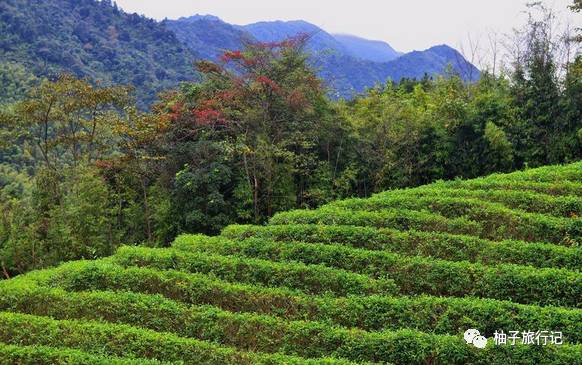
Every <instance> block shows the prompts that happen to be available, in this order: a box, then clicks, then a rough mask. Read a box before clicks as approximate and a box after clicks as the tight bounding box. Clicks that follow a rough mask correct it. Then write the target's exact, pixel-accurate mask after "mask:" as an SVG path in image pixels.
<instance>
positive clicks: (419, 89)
mask: <svg viewBox="0 0 582 365" xmlns="http://www.w3.org/2000/svg"><path fill="white" fill-rule="evenodd" d="M71 3H75V2H71ZM88 3H89V2H88ZM90 3H93V2H90ZM103 3H104V4H102V6H105V7H107V9H108V10H107V11H113V12H114V11H117V10H116V8H115V7H114V6H113V5H111V4H105V3H106V2H103ZM1 6H9V2H8V3H3V4H1V5H0V7H1ZM71 6H72V7H73V8H71V9H70V10H71V11H75V12H78V13H79V15H80V16H83V14H84V12H85V10H83V9H85V8H83V7H80V8H79V7H76V6H73V5H71ZM581 8H582V5H581V4H580V1H578V0H577V1H576V2H575V4H574V5H573V6H572V10H573V11H580V10H581ZM87 9H89V10H87V11H93V10H91V8H90V7H88V8H87ZM64 11H67V10H64ZM542 13H543V14H542V16H541V17H539V18H536V17H533V16H532V17H531V18H530V21H529V23H528V25H527V27H526V28H524V29H522V30H521V31H520V32H518V33H517V35H516V40H515V42H518V44H519V47H517V48H518V49H519V52H517V53H515V54H513V58H512V59H511V61H510V62H509V63H508V64H507V65H506V68H505V69H504V71H503V72H499V71H497V72H493V70H483V72H482V74H481V77H480V79H479V80H478V81H476V82H473V83H469V82H465V81H464V79H463V77H462V76H461V75H459V74H458V73H457V72H455V71H454V70H453V69H452V68H451V70H450V72H449V73H448V74H447V75H445V76H442V77H434V78H433V77H425V78H423V79H403V80H401V81H400V82H391V81H389V82H387V83H385V84H383V85H378V86H377V87H374V88H371V89H369V90H368V91H367V92H365V93H363V94H361V95H359V96H357V97H355V98H353V99H349V100H339V101H336V100H332V99H330V98H329V96H328V95H329V90H328V89H326V87H325V84H324V83H323V82H322V80H321V79H319V78H318V76H317V73H316V71H315V70H314V69H313V68H312V67H311V65H310V63H309V62H308V56H307V55H306V53H305V52H304V50H305V46H306V43H307V42H308V41H309V35H305V36H297V37H293V38H290V39H288V40H285V41H281V42H268V43H259V42H249V43H248V44H246V47H245V48H244V49H240V50H231V51H227V52H224V53H223V54H222V56H221V57H220V59H219V60H218V61H216V62H211V61H198V62H196V64H195V71H196V75H197V77H199V79H200V80H202V81H201V82H194V81H189V82H183V83H181V85H180V86H179V87H177V88H174V89H168V88H167V87H165V86H164V83H155V79H156V77H157V76H156V75H157V72H158V71H159V72H160V73H161V72H169V71H168V70H164V69H157V68H156V67H157V66H155V60H156V57H158V56H159V57H162V56H163V57H170V58H174V56H172V55H170V54H168V53H167V49H166V48H165V46H164V44H165V41H164V40H165V39H166V38H167V40H168V41H171V42H173V40H174V39H175V38H174V36H173V35H171V34H167V33H164V31H163V30H160V29H157V28H156V25H155V24H148V23H147V20H144V19H141V18H139V17H138V18H134V17H131V16H128V18H127V19H126V21H127V22H128V24H127V25H123V29H128V31H127V32H125V31H124V32H121V33H119V32H118V30H119V29H118V28H117V27H118V26H119V27H121V26H120V25H115V24H113V25H108V24H107V23H106V22H105V23H103V24H99V26H100V27H105V28H104V29H102V30H103V32H102V33H99V34H101V35H103V34H109V36H108V38H107V39H105V38H102V37H101V36H97V35H96V34H97V33H93V32H92V31H90V30H87V29H85V30H83V29H75V30H72V31H74V32H86V34H85V33H83V34H85V36H86V37H87V39H92V41H91V42H90V43H95V42H96V43H95V44H99V46H98V47H94V48H87V47H84V46H83V47H81V48H79V49H77V50H68V52H69V53H70V54H69V53H62V52H61V49H60V48H59V47H58V45H52V46H49V45H47V47H45V48H46V49H47V51H46V52H45V53H42V54H36V55H35V56H34V57H35V59H37V60H38V62H36V63H35V64H34V65H22V64H19V63H16V62H12V61H6V62H3V63H2V64H0V80H1V82H2V85H6V86H5V87H3V88H2V90H0V93H1V94H0V96H1V99H0V101H1V104H2V106H1V110H0V123H1V124H0V127H1V128H0V135H1V139H0V148H1V150H0V210H1V213H0V263H1V270H2V273H3V276H4V277H10V276H13V275H16V274H19V273H23V272H26V271H29V270H31V269H36V268H40V267H45V266H50V265H54V264H57V263H59V262H62V261H65V260H72V259H79V258H96V257H101V256H106V255H109V254H111V253H113V252H114V250H115V249H116V248H117V247H118V246H119V245H121V244H138V243H144V244H146V245H149V246H164V245H167V244H168V243H169V242H170V241H172V240H173V239H174V238H175V237H176V236H177V235H178V234H180V233H183V232H189V233H196V232H201V233H216V232H218V231H220V229H221V228H223V227H224V226H226V225H228V224H231V223H262V222H265V221H266V220H267V219H268V218H269V217H271V216H273V215H274V214H275V213H277V212H281V211H285V210H289V209H293V208H314V207H318V206H320V205H322V204H324V203H328V202H330V201H332V200H335V199H338V198H346V197H367V196H370V195H371V194H373V193H377V192H380V191H384V190H389V189H394V188H401V187H411V186H418V185H421V184H426V183H430V182H434V181H437V180H440V179H447V180H448V179H455V178H473V177H478V176H482V175H485V174H489V173H493V172H509V171H512V170H516V169H522V168H528V167H536V166H541V165H545V164H554V163H566V162H571V161H575V160H578V159H580V157H582V57H580V56H578V57H577V58H576V57H570V58H567V59H566V60H565V61H564V60H563V59H564V58H563V57H562V53H563V50H564V49H565V48H568V47H569V48H568V49H570V48H572V47H575V45H576V43H575V41H576V39H575V38H576V37H575V36H574V35H571V36H570V37H554V36H553V33H552V32H551V31H550V30H551V27H552V26H553V25H552V17H551V14H548V13H547V12H542ZM2 21H6V19H2ZM22 21H23V23H22V24H23V25H24V24H25V23H24V18H23V20H22ZM47 22H49V20H47ZM0 24H1V23H0ZM29 30H30V32H31V33H30V34H29V36H30V37H31V40H32V39H37V40H38V42H42V41H43V40H42V37H41V38H38V37H36V36H35V34H36V33H35V32H37V33H38V34H41V33H42V32H43V30H42V29H36V28H29ZM146 31H147V32H151V36H152V39H155V41H154V42H152V43H151V44H149V45H148V46H147V47H148V51H147V54H148V55H150V56H151V55H158V56H155V57H153V58H143V62H145V63H148V65H147V66H146V65H145V64H144V66H143V67H146V68H148V69H152V70H157V71H156V72H154V73H153V74H152V75H151V80H133V79H131V73H130V72H128V73H127V77H126V78H123V79H119V80H111V81H113V83H112V84H110V83H105V84H103V83H96V82H93V78H92V77H93V76H94V75H92V74H91V73H89V72H83V74H84V75H85V76H86V78H82V79H79V78H77V77H75V76H71V75H70V74H67V73H64V74H62V75H61V76H59V77H58V78H51V77H44V76H43V75H40V76H33V75H36V74H37V73H36V72H32V70H31V68H35V67H40V66H39V65H43V64H44V65H54V64H58V63H63V62H64V63H66V64H70V66H71V67H73V68H74V66H75V64H76V63H75V57H84V55H85V54H87V53H91V52H104V51H105V50H110V51H111V52H114V56H112V55H110V56H111V57H110V56H103V57H102V59H103V60H104V62H109V61H107V60H117V61H114V64H115V65H114V66H115V67H121V68H124V67H125V66H124V65H125V63H124V62H123V59H124V55H123V50H124V47H123V44H124V43H123V42H132V32H146ZM92 37H93V38H92ZM2 42H11V41H10V39H2ZM107 42H110V43H107ZM111 42H113V43H111ZM117 42H118V43H117ZM31 44H32V43H31ZM107 44H110V45H109V46H108V45H107ZM516 44H517V43H516ZM37 48H38V47H30V48H27V49H20V48H19V49H14V50H13V51H12V52H13V53H12V54H13V57H14V59H15V60H17V59H18V58H19V57H20V55H23V54H25V53H29V52H32V51H33V50H34V49H37ZM172 49H174V48H172ZM50 50H52V51H50ZM51 52H57V53H58V54H56V53H55V54H52V53H51ZM71 52H72V53H71ZM175 52H178V53H182V52H187V51H186V50H182V49H176V50H175ZM63 57H65V58H63ZM180 57H181V56H180ZM27 58H28V59H30V56H27ZM57 58H58V59H57ZM175 59H177V57H176V58H175ZM180 59H181V58H180ZM42 60H48V61H51V60H52V61H51V62H48V63H47V62H44V61H42ZM112 62H113V61H112ZM151 62H154V65H153V66H152V64H151ZM94 66H95V67H94V68H92V69H91V71H92V72H98V70H99V69H100V67H101V66H102V65H94ZM47 67H48V66H47ZM51 67H52V66H51ZM172 72H175V74H173V76H172V78H173V79H176V80H188V79H193V78H192V77H190V76H189V75H188V74H189V73H191V74H192V75H193V74H194V70H190V69H188V70H187V67H184V64H183V63H180V64H177V65H176V67H175V68H174V69H173V70H172ZM182 72H183V73H182ZM158 76H160V77H161V74H160V75H158ZM166 76H167V75H166ZM115 84H117V85H115ZM154 84H155V85H154ZM152 85H153V86H152ZM148 87H154V88H155V89H156V90H162V89H165V91H164V92H162V93H161V94H160V95H159V97H158V98H157V100H155V101H152V102H151V104H150V105H148V108H147V109H145V108H143V105H139V103H136V100H144V99H143V98H139V97H138V98H137V99H136V95H138V96H139V95H145V94H144V91H143V90H142V88H148ZM140 93H141V94H140ZM144 110H147V111H144Z"/></svg>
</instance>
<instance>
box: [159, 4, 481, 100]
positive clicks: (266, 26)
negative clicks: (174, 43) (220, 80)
mask: <svg viewBox="0 0 582 365" xmlns="http://www.w3.org/2000/svg"><path fill="white" fill-rule="evenodd" d="M165 24H166V25H167V26H168V29H170V30H172V31H174V32H175V33H176V35H177V37H178V38H179V39H180V40H181V41H182V42H184V44H186V45H187V46H188V47H190V49H191V50H192V51H193V52H194V53H196V54H199V55H203V57H205V58H208V59H210V60H215V61H216V60H217V59H218V57H219V55H220V53H221V52H220V51H221V50H224V49H239V48H241V47H242V44H243V41H242V40H252V39H254V40H256V41H259V42H275V41H281V40H284V39H287V38H289V37H293V36H296V35H298V34H301V33H304V34H308V35H310V38H309V41H308V43H307V45H306V50H307V52H308V53H310V54H311V63H312V65H313V66H314V67H315V68H316V69H317V70H318V73H319V75H320V76H321V77H322V78H323V79H324V80H325V81H326V84H327V86H328V87H329V88H330V94H331V95H333V96H335V97H346V98H349V97H351V96H353V95H354V94H357V93H360V92H362V91H364V90H365V89H366V88H368V87H372V86H374V85H375V84H377V83H384V82H386V81H387V80H393V81H400V80H401V79H402V78H422V77H423V76H425V75H429V76H435V75H439V74H443V73H444V72H445V71H446V70H447V68H448V67H449V66H450V67H452V70H453V71H455V72H457V73H459V74H460V75H461V76H462V77H463V78H464V79H465V80H469V81H473V80H476V79H477V78H478V77H479V70H478V69H477V68H475V66H473V65H471V64H470V63H469V62H468V61H466V60H465V59H464V58H463V56H462V55H461V54H460V53H459V52H458V51H456V50H455V49H453V48H451V47H449V46H446V45H442V46H436V47H433V48H430V49H428V50H425V51H415V52H411V53H407V54H401V53H399V52H397V51H396V50H394V49H393V48H392V47H391V46H390V45H389V44H387V43H385V42H381V41H370V40H367V39H363V38H359V37H355V36H350V35H332V34H329V33H327V32H326V31H324V30H323V29H321V28H319V27H318V26H316V25H314V24H311V23H308V22H306V21H303V20H295V21H269V22H258V23H253V24H249V25H243V26H235V25H231V24H228V23H226V22H224V21H221V20H220V19H218V18H217V17H215V16H199V15H198V16H194V17H192V18H181V19H179V20H175V21H167V22H165Z"/></svg>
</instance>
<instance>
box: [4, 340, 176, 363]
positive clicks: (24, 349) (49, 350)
mask: <svg viewBox="0 0 582 365" xmlns="http://www.w3.org/2000/svg"><path fill="white" fill-rule="evenodd" d="M0 364H3V365H4V364H6V365H9V364H19V365H38V364H63V365H64V364H72V365H138V364H139V365H141V364H143V365H156V364H167V363H161V362H159V361H155V360H146V359H139V360H131V359H122V358H111V357H102V356H96V355H91V354H87V353H84V352H82V351H77V350H71V349H63V348H58V347H47V346H38V345H35V346H16V345H6V344H0Z"/></svg>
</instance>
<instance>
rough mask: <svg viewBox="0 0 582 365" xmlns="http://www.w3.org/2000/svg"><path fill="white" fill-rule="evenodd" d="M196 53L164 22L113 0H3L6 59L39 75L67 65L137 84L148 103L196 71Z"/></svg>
mask: <svg viewBox="0 0 582 365" xmlns="http://www.w3.org/2000/svg"><path fill="white" fill-rule="evenodd" d="M194 58H195V55H194V54H193V53H192V52H191V51H190V50H189V49H188V48H187V47H185V46H184V45H183V44H182V43H181V42H180V41H179V40H178V39H177V38H176V36H175V35H174V33H172V32H171V31H169V30H167V29H166V28H165V27H164V26H163V25H161V24H160V23H157V22H155V21H154V20H152V19H148V18H144V17H142V16H139V15H137V14H127V13H124V12H123V11H121V10H120V9H118V8H117V7H116V6H114V5H112V3H111V1H109V0H108V1H100V2H98V1H94V0H83V1H68V0H47V1H30V0H2V1H1V2H0V64H1V63H16V64H20V65H22V66H24V67H25V68H26V69H27V70H29V71H32V72H33V73H34V74H35V75H36V76H41V77H44V76H48V77H51V76H54V75H55V74H56V73H59V72H63V71H66V72H70V73H73V74H75V75H76V76H78V77H88V78H91V79H92V80H100V81H102V82H104V83H115V84H121V85H133V86H135V87H136V88H137V93H138V97H139V100H140V101H141V104H142V105H148V104H149V103H150V102H151V101H152V100H153V99H154V98H155V96H156V92H158V91H161V90H163V89H166V88H169V87H173V86H175V85H177V84H178V82H180V81H182V80H188V79H190V80H191V79H192V78H193V77H194V71H193V67H192V61H193V59H194Z"/></svg>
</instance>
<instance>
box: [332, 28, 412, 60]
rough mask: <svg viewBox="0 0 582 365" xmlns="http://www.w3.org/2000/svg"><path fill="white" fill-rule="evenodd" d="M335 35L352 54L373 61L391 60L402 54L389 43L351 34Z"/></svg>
mask: <svg viewBox="0 0 582 365" xmlns="http://www.w3.org/2000/svg"><path fill="white" fill-rule="evenodd" d="M333 37H334V38H335V39H336V40H337V41H338V42H340V43H341V44H342V45H343V46H344V48H345V49H346V50H347V52H348V53H349V55H350V56H352V57H356V58H360V59H363V60H367V61H373V62H389V61H392V60H394V59H396V58H398V57H400V56H401V55H402V53H400V52H397V51H396V50H395V49H394V48H392V47H391V46H390V45H389V44H388V43H386V42H382V41H371V40H369V39H365V38H360V37H356V36H353V35H349V34H334V35H333Z"/></svg>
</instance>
